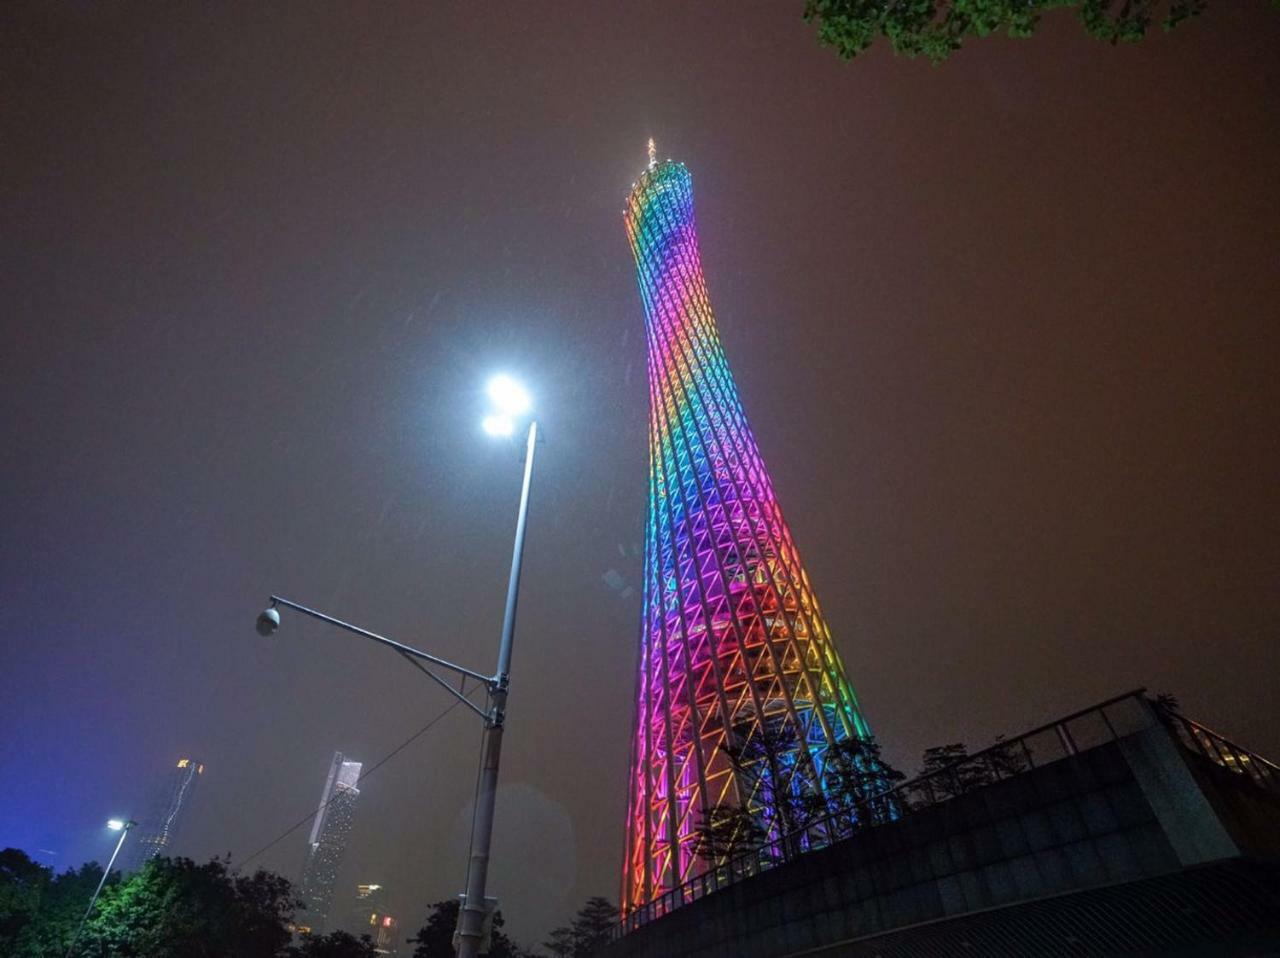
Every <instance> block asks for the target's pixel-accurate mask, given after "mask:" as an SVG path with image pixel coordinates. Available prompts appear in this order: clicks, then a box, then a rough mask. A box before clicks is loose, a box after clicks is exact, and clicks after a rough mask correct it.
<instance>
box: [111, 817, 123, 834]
mask: <svg viewBox="0 0 1280 958" xmlns="http://www.w3.org/2000/svg"><path fill="white" fill-rule="evenodd" d="M107 828H109V829H111V830H112V831H113V832H118V831H120V829H122V828H124V822H122V821H121V820H120V819H118V818H113V819H111V820H110V821H108V822H107Z"/></svg>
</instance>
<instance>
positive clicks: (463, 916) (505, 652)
mask: <svg viewBox="0 0 1280 958" xmlns="http://www.w3.org/2000/svg"><path fill="white" fill-rule="evenodd" d="M486 391H487V392H488V395H489V399H490V401H491V402H492V403H493V406H494V411H493V412H491V413H490V414H489V415H487V416H486V417H485V418H484V420H483V421H482V422H481V426H482V428H483V429H484V431H485V432H486V433H488V434H489V435H491V436H495V437H501V436H511V435H513V434H514V433H515V429H516V424H517V422H518V421H519V420H520V419H522V418H524V417H525V416H528V414H529V412H530V411H531V409H532V408H533V401H532V399H531V398H530V396H529V393H528V391H527V390H526V389H525V388H524V386H522V385H521V384H520V383H519V382H517V381H516V380H514V379H512V378H511V377H510V376H505V375H501V376H495V377H493V378H492V379H491V380H489V383H488V388H487V390H486ZM537 442H538V423H537V420H536V419H534V418H533V417H532V416H529V434H528V439H527V441H526V445H525V454H524V479H523V481H522V483H521V486H520V510H519V512H518V513H517V514H516V536H515V544H514V546H513V548H512V552H511V574H510V576H509V578H508V580H507V604H506V609H505V610H504V612H503V616H502V639H501V641H500V642H499V644H498V664H497V668H496V669H495V670H494V672H493V674H492V675H482V674H481V673H479V672H476V671H473V670H471V669H467V668H464V667H462V666H460V665H455V664H454V663H452V662H449V661H447V660H445V659H442V658H439V657H437V656H434V655H430V654H428V653H426V652H423V651H420V650H419V649H415V648H413V647H411V646H408V645H404V644H402V643H400V642H396V641H394V640H393V639H389V638H387V637H386V636H383V635H378V634H377V633H376V632H370V631H368V630H367V629H361V628H359V627H357V626H354V625H351V624H350V623H347V622H343V621H342V620H341V619H335V618H333V617H332V616H329V615H325V614H324V613H322V612H317V611H316V610H315V609H309V608H307V607H306V606H303V605H299V604H298V603H296V602H291V601H289V600H288V599H284V598H281V597H280V596H277V595H273V596H271V604H270V605H269V606H268V607H267V608H266V609H265V610H264V611H263V612H262V614H261V615H259V616H258V624H257V625H258V632H259V634H261V635H264V636H267V635H271V634H273V633H274V632H275V631H276V629H278V628H279V627H280V612H279V608H278V607H279V606H284V607H285V608H289V609H293V610H294V611H296V612H301V613H302V614H303V615H309V616H311V617H312V618H315V619H319V620H320V621H322V622H328V623H329V624H330V625H335V626H337V627H338V628H340V629H344V630H346V631H347V632H351V633H354V634H355V635H359V636H361V637H362V638H366V639H371V640H373V641H375V642H379V643H381V644H382V645H386V646H389V647H391V648H393V649H395V650H396V651H397V652H399V653H400V654H401V655H403V656H404V657H405V658H407V659H409V660H410V661H411V662H413V663H414V665H416V666H417V667H418V668H420V669H421V670H422V671H423V672H425V673H426V674H427V675H428V676H429V677H430V678H432V679H433V680H435V681H436V682H437V683H438V684H439V685H440V686H441V687H442V688H444V689H445V691H447V692H449V694H451V695H453V696H454V697H455V698H456V699H458V700H459V701H460V702H462V704H464V705H466V706H467V707H468V708H470V709H471V711H473V712H475V713H476V714H477V715H478V716H479V717H480V718H481V720H483V722H484V735H483V738H482V739H481V742H480V782H479V786H478V789H477V793H476V807H475V811H474V812H473V817H472V819H471V850H470V853H469V855H468V859H467V882H466V891H465V893H464V895H463V898H462V907H461V908H460V909H459V911H458V929H457V934H456V936H455V940H456V945H457V953H458V958H477V956H478V955H479V954H480V946H481V943H482V941H483V939H484V937H485V925H486V919H487V918H488V912H489V909H488V907H487V905H486V899H485V894H484V892H485V883H486V880H487V878H488V875H489V848H490V845H491V842H492V838H493V813H494V806H495V804H496V801H497V793H498V761H499V758H500V756H501V753H502V730H503V726H504V724H505V723H506V711H507V692H508V690H509V685H510V677H511V649H512V643H513V639H514V637H515V626H516V600H517V599H518V597H519V593H520V567H521V562H522V559H523V556H524V534H525V526H526V524H527V522H528V518H529V487H530V484H531V481H532V479H533V452H534V448H535V447H536V445H537ZM415 660H416V661H415ZM419 662H426V663H430V665H421V664H419ZM431 665H434V666H437V667H439V668H443V669H448V670H449V671H452V672H454V673H456V674H459V675H461V676H463V680H464V682H465V680H466V679H467V678H473V679H477V680H479V681H480V682H482V683H484V686H485V689H486V691H487V693H488V695H487V702H486V707H485V709H484V710H483V711H482V710H481V709H479V708H477V707H476V705H475V703H473V702H472V701H471V700H470V699H469V698H467V697H466V696H465V695H463V694H462V692H460V691H458V690H457V689H455V688H454V687H453V686H452V685H451V684H449V683H448V682H446V681H445V680H444V679H443V678H441V677H440V676H439V675H437V674H436V673H435V672H434V671H432V669H431V667H430V666H431Z"/></svg>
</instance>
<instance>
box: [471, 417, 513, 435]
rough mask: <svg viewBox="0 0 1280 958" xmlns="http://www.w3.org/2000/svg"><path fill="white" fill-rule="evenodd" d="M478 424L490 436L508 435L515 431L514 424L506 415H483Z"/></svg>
mask: <svg viewBox="0 0 1280 958" xmlns="http://www.w3.org/2000/svg"><path fill="white" fill-rule="evenodd" d="M480 426H481V428H483V429H484V431H485V432H487V433H488V434H489V435H491V436H509V435H511V434H512V433H513V432H515V431H516V424H515V423H513V422H512V421H511V420H510V419H508V418H507V417H506V416H497V415H494V416H485V417H484V420H483V421H482V422H481V423H480Z"/></svg>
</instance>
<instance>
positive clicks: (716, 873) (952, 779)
mask: <svg viewBox="0 0 1280 958" xmlns="http://www.w3.org/2000/svg"><path fill="white" fill-rule="evenodd" d="M1166 715H1172V716H1174V717H1175V718H1176V720H1177V721H1176V723H1175V725H1176V727H1177V728H1182V729H1186V735H1187V736H1189V737H1190V740H1191V741H1194V742H1195V743H1197V744H1198V745H1199V746H1200V751H1202V752H1203V753H1204V754H1206V755H1208V756H1209V757H1210V758H1214V756H1215V755H1217V756H1219V757H1218V758H1215V759H1214V760H1215V761H1217V762H1218V764H1220V765H1222V766H1223V767H1225V768H1231V769H1233V770H1241V771H1247V772H1248V773H1249V774H1251V775H1254V776H1255V777H1256V776H1257V775H1258V773H1261V775H1262V776H1264V777H1265V779H1266V781H1268V782H1270V783H1271V787H1275V786H1276V785H1277V784H1280V768H1277V767H1276V766H1275V765H1272V764H1271V763H1270V762H1267V761H1266V760H1265V759H1262V758H1260V757H1259V756H1256V755H1254V754H1253V753H1250V752H1246V751H1245V750H1244V749H1241V748H1239V747H1238V746H1234V745H1231V744H1230V743H1229V742H1227V740H1226V739H1224V738H1222V737H1221V736H1219V735H1216V734H1215V733H1211V732H1209V731H1208V730H1207V729H1204V728H1203V727H1202V726H1199V725H1196V724H1195V723H1194V722H1191V721H1190V720H1188V719H1184V718H1182V717H1181V716H1178V715H1177V714H1176V713H1172V712H1169V711H1168V710H1166V709H1157V708H1155V707H1154V706H1153V705H1152V703H1151V702H1150V701H1149V700H1148V699H1147V697H1146V689H1134V690H1133V691H1132V692H1126V693H1125V694H1123V695H1117V696H1116V697H1115V698H1111V699H1107V701H1105V702H1102V703H1100V704H1098V705H1094V706H1092V707H1090V708H1087V709H1084V710H1082V711H1079V712H1073V713H1072V714H1070V715H1067V716H1065V717H1063V718H1060V719H1058V720H1057V721H1054V722H1050V723H1049V724H1047V725H1042V726H1040V727H1039V728H1035V729H1032V730H1031V731H1029V732H1026V733H1024V734H1022V735H1019V736H1017V737H1016V738H1011V739H1001V740H998V741H997V742H996V743H995V744H994V745H992V746H990V747H989V748H985V749H983V750H982V751H980V752H975V753H974V754H972V755H969V756H966V757H964V758H962V759H959V760H957V761H955V762H953V763H951V764H949V765H946V766H944V767H942V768H939V769H937V770H935V771H931V772H929V773H927V774H924V775H920V776H917V777H916V778H913V779H911V780H909V781H906V782H902V783H901V784H899V785H896V786H894V787H892V788H888V789H885V790H883V791H881V792H878V793H876V794H872V795H868V796H866V797H864V798H862V799H860V800H858V801H856V802H852V803H850V804H848V805H845V806H844V807H840V808H835V809H833V810H832V811H831V812H830V813H829V814H826V815H823V816H821V817H819V818H815V819H813V820H811V821H809V822H806V823H805V825H804V826H803V827H801V828H798V829H795V830H794V831H792V832H789V833H788V834H786V835H783V836H782V837H781V838H778V839H776V840H775V841H772V842H770V843H769V844H767V845H765V846H763V847H760V848H752V849H751V850H749V851H746V852H743V853H741V854H739V855H736V856H733V857H731V858H729V859H727V860H725V861H723V862H721V863H720V864H718V865H716V866H715V867H713V868H709V869H708V870H707V871H705V872H703V873H702V874H700V875H698V876H696V877H694V878H692V879H690V880H689V881H687V882H685V883H684V884H682V885H677V886H676V887H675V888H671V889H669V890H667V891H666V892H664V893H663V894H661V895H659V896H657V897H656V898H654V899H652V900H651V901H649V902H646V903H645V904H643V905H641V906H639V907H637V908H635V909H633V910H632V911H630V912H628V913H627V914H626V915H624V916H623V917H622V919H621V921H620V922H619V924H618V925H617V926H616V927H615V928H614V931H613V933H612V936H611V938H612V939H617V938H620V937H622V936H623V935H626V934H628V933H629V932H631V931H634V930H635V929H636V928H639V927H640V926H641V925H644V924H647V923H648V922H650V921H653V920H654V919H655V918H660V917H661V916H663V915H665V914H667V913H668V912H671V911H673V910H674V909H676V908H679V907H680V906H681V905H686V904H688V903H689V902H692V901H696V900H697V899H699V898H702V897H703V896H705V895H709V894H711V893H712V892H715V891H719V890H720V889H722V888H726V887H728V886H729V885H732V884H734V883H735V882H738V881H741V880H742V879H744V878H749V877H751V876H752V875H757V874H759V873H760V872H763V871H767V870H768V869H770V868H773V867H774V866H776V865H781V864H784V863H785V862H788V861H791V860H793V859H795V858H796V857H798V856H799V855H803V854H806V853H808V852H811V851H816V850H818V849H820V848H825V847H827V846H828V845H831V844H833V843H835V842H838V841H843V840H844V839H846V838H849V837H850V836H852V835H853V834H855V833H857V832H859V831H863V830H865V829H866V828H869V827H873V826H875V825H878V824H882V823H885V822H888V821H892V820H894V819H897V818H899V817H901V816H902V815H904V814H908V813H910V812H913V811H918V810H919V809H922V808H928V807H930V806H932V805H938V804H941V803H942V802H946V801H949V800H951V799H953V798H955V797H957V796H959V795H962V794H964V793H965V792H968V791H972V790H973V789H975V788H981V787H983V786H985V785H989V784H991V783H993V782H998V781H1002V780H1003V779H1006V778H1011V777H1013V776H1014V775H1019V774H1021V773H1022V772H1025V771H1029V770H1030V769H1033V768H1039V767H1041V766H1043V765H1047V764H1049V763H1051V762H1055V761H1058V760H1059V759H1063V758H1067V757H1069V756H1071V755H1075V754H1076V753H1077V752H1081V751H1085V750H1086V749H1090V748H1094V747H1096V746H1098V745H1102V744H1104V743H1106V742H1109V741H1114V740H1116V739H1119V738H1122V737H1124V736H1126V735H1131V734H1133V733H1135V732H1139V731H1142V730H1143V729H1146V728H1150V727H1152V726H1153V725H1155V724H1157V723H1159V722H1161V721H1164V720H1165V716H1166ZM1165 724H1166V725H1169V723H1168V722H1167V721H1165ZM1171 727H1173V726H1171ZM1175 737H1176V738H1178V739H1179V740H1180V741H1184V740H1183V738H1182V737H1181V736H1175ZM1184 744H1186V742H1185V741H1184ZM1263 766H1266V768H1265V769H1264V768H1263ZM1260 781H1261V779H1260Z"/></svg>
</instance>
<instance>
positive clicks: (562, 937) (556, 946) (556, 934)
mask: <svg viewBox="0 0 1280 958" xmlns="http://www.w3.org/2000/svg"><path fill="white" fill-rule="evenodd" d="M542 947H543V948H545V949H547V951H549V952H551V954H553V955H555V958H572V955H573V947H574V945H573V929H572V928H568V927H566V926H564V925H561V926H560V927H559V928H555V929H553V930H552V932H551V936H550V937H549V938H548V939H547V940H546V941H544V942H543V943H542Z"/></svg>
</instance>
